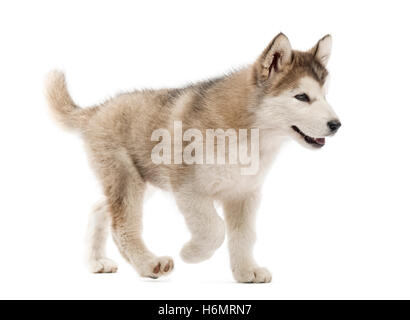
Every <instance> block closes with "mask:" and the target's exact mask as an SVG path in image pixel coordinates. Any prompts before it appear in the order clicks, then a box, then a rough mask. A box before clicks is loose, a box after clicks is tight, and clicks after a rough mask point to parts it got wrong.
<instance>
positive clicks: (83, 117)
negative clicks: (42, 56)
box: [46, 71, 98, 130]
mask: <svg viewBox="0 0 410 320" xmlns="http://www.w3.org/2000/svg"><path fill="white" fill-rule="evenodd" d="M46 98H47V101H48V104H49V106H50V109H51V111H52V113H53V115H54V117H55V118H56V119H57V121H58V122H59V123H60V124H61V125H62V126H63V127H65V128H67V129H80V130H81V129H83V128H85V127H86V125H87V123H88V121H89V119H90V118H91V117H92V116H93V114H94V113H95V112H96V111H97V108H98V107H91V108H87V109H81V108H79V107H78V106H77V105H76V104H75V103H74V101H73V99H71V96H70V94H69V93H68V90H67V84H66V81H65V76H64V73H62V72H61V71H51V72H50V73H49V74H48V76H47V79H46Z"/></svg>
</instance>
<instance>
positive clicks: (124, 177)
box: [98, 154, 174, 278]
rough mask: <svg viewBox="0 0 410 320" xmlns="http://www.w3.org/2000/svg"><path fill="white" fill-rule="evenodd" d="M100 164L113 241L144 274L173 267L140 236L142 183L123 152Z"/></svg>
mask: <svg viewBox="0 0 410 320" xmlns="http://www.w3.org/2000/svg"><path fill="white" fill-rule="evenodd" d="M100 163H101V164H102V166H100V167H99V168H98V173H99V176H100V178H101V181H102V183H103V187H104V193H105V195H106V197H107V204H108V208H109V212H110V216H111V229H112V234H113V239H114V242H115V243H116V245H117V247H118V249H119V250H120V252H121V254H122V256H123V257H124V258H125V259H126V260H127V261H128V262H129V263H130V264H131V265H132V266H133V267H134V269H135V270H136V271H137V272H138V273H139V274H140V275H141V276H143V277H150V278H159V277H161V276H164V275H167V274H169V273H170V272H171V271H172V270H173V268H174V262H173V260H172V259H171V258H170V257H157V256H155V255H154V254H153V253H151V252H150V251H149V250H148V249H147V247H146V245H145V243H144V241H143V239H142V207H143V200H144V191H145V182H144V181H143V179H142V178H141V176H140V174H139V172H138V171H137V169H136V168H135V166H134V165H133V164H132V162H131V161H130V160H129V159H128V157H127V155H126V154H116V157H115V158H108V159H107V158H106V159H104V161H101V159H100Z"/></svg>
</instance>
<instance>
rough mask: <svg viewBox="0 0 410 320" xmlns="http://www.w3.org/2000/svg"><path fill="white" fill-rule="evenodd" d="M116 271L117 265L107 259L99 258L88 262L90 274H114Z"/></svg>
mask: <svg viewBox="0 0 410 320" xmlns="http://www.w3.org/2000/svg"><path fill="white" fill-rule="evenodd" d="M117 270H118V266H117V264H116V263H115V262H114V261H112V260H110V259H108V258H101V259H95V260H91V261H90V271H91V272H92V273H115V272H117Z"/></svg>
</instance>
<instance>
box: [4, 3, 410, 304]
mask: <svg viewBox="0 0 410 320" xmlns="http://www.w3.org/2000/svg"><path fill="white" fill-rule="evenodd" d="M408 13H409V8H408V1H383V2H381V1H338V2H336V1H264V2H262V1H254V0H253V1H247V2H241V1H209V0H208V1H203V2H201V1H175V2H172V3H171V1H161V2H159V1H145V2H143V1H72V0H71V1H40V0H39V1H7V2H6V1H2V2H1V4H0V35H1V36H0V48H1V49H0V103H1V105H0V139H1V140H0V141H1V151H0V152H1V158H0V162H1V166H0V194H1V201H0V298H126V299H128V298H129V299H171V298H172V299H179V298H185V299H187V298H191V299H197V298H213V299H236V298H241V299H277V298H278V299H287V298H297V299H299V298H312V299H317V298H329V299H333V298H343V299H344V298H352V299H356V298H410V230H409V229H410V228H409V226H410V215H409V214H410V211H409V181H410V174H409V167H410V153H409V136H410V135H409V129H408V126H409V125H408V124H409V121H410V105H409V93H408V85H409V84H408V81H409V77H408V74H409V71H410V70H409V66H410V59H409V56H410V50H409V49H410V48H409V41H408V38H409V37H408V30H409V28H410V22H409V19H408ZM280 31H283V32H284V33H285V34H286V35H287V36H288V37H289V38H290V41H291V43H292V45H293V47H294V48H297V49H303V50H305V49H309V48H310V47H311V46H313V45H314V44H315V43H316V41H317V40H318V39H319V38H320V37H322V36H324V35H325V34H327V33H331V34H332V35H333V38H334V47H333V54H332V57H331V60H330V64H329V70H330V72H331V75H332V82H331V85H330V90H329V96H328V100H329V101H330V102H331V103H332V105H333V107H334V109H335V110H336V112H337V113H338V115H339V116H340V118H341V120H342V123H343V126H342V128H341V130H340V132H339V133H338V134H337V136H336V137H335V138H332V139H329V140H328V141H327V145H326V146H325V148H323V149H322V150H320V151H318V152H312V151H309V150H306V149H304V148H301V147H300V146H299V145H298V144H296V143H290V144H289V145H288V146H287V147H286V148H284V150H283V152H282V153H281V154H280V156H279V158H278V159H277V161H276V164H275V165H274V166H273V169H272V171H271V172H270V174H269V176H268V177H267V180H266V184H265V188H264V198H263V202H262V206H261V208H260V211H259V217H258V242H257V246H256V256H257V258H258V260H259V262H260V264H261V265H263V266H266V267H268V268H269V269H270V270H271V271H272V273H273V282H272V283H271V284H266V285H241V284H236V283H235V282H233V278H232V276H231V273H230V268H229V262H228V253H227V248H226V245H224V246H223V247H222V248H221V249H220V250H218V251H217V253H216V255H215V256H214V257H213V258H212V259H211V260H209V261H207V262H205V263H202V264H199V265H187V264H184V263H183V262H182V261H181V259H180V258H179V256H178V255H179V250H180V248H181V247H182V245H183V243H184V242H185V241H186V240H188V238H189V234H188V232H187V230H186V227H185V224H184V222H183V218H182V216H181V214H180V213H179V212H178V211H177V209H176V206H175V204H174V201H173V199H172V197H171V196H170V195H167V194H165V193H162V192H158V193H156V194H154V195H153V197H152V198H151V199H150V200H149V201H148V202H147V203H146V210H145V211H146V212H145V230H144V235H145V238H146V240H147V243H148V246H149V247H150V249H152V250H153V251H154V252H155V253H157V254H158V255H172V256H173V257H174V258H175V259H176V269H175V271H174V273H173V275H172V276H171V277H169V278H168V279H163V280H162V279H161V280H158V281H151V280H145V279H141V278H139V277H138V276H137V274H136V273H135V272H134V271H133V270H132V268H131V267H130V266H129V265H127V264H126V262H125V261H124V260H123V259H122V258H121V257H120V256H119V254H118V252H117V249H116V248H115V247H114V245H113V244H112V243H111V242H110V245H109V256H110V257H111V258H113V259H114V260H116V261H117V262H118V263H119V273H118V274H113V275H92V274H89V273H88V271H87V268H86V267H85V265H84V263H83V254H84V247H85V246H84V241H83V240H84V235H85V227H86V223H87V218H88V213H89V211H90V209H91V207H92V205H93V203H94V202H96V201H97V200H98V199H99V198H100V189H99V186H98V184H97V182H96V180H95V179H94V177H93V175H92V173H91V171H90V170H89V167H88V163H87V159H86V157H85V153H84V152H83V149H82V142H81V141H80V139H79V138H78V137H76V136H75V135H71V134H69V133H67V132H64V131H62V130H60V128H58V127H57V126H56V125H55V124H54V123H53V121H52V120H51V118H50V116H49V114H48V110H47V107H46V104H45V101H44V97H43V80H44V76H45V74H46V73H47V72H48V71H49V70H50V69H52V68H55V67H58V68H61V69H63V70H65V71H66V73H67V78H68V82H69V88H70V91H71V93H72V95H73V97H74V99H75V100H76V102H78V104H80V105H81V106H87V105H91V104H94V103H96V102H100V101H102V100H103V99H105V98H107V97H109V96H111V95H113V94H115V93H117V92H118V91H121V90H129V89H133V88H142V87H153V88H159V87H163V86H179V85H183V84H185V83H187V82H188V81H195V80H200V79H204V78H207V77H210V76H215V75H219V74H221V73H223V72H225V71H229V70H230V68H232V67H240V66H241V65H245V64H247V63H251V62H252V61H253V59H255V58H256V57H257V56H258V54H259V53H260V52H261V51H262V50H263V49H264V47H265V46H266V45H267V43H268V42H269V41H270V40H271V39H272V38H273V37H274V36H275V35H276V34H277V33H278V32H280Z"/></svg>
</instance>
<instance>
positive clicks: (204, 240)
mask: <svg viewBox="0 0 410 320" xmlns="http://www.w3.org/2000/svg"><path fill="white" fill-rule="evenodd" d="M175 198H176V201H177V205H178V207H179V209H180V211H181V212H182V214H183V215H184V217H185V221H186V223H187V226H188V229H189V231H190V232H191V240H190V241H189V242H188V243H187V244H185V246H184V247H183V248H182V250H181V258H182V259H183V260H184V261H185V262H188V263H199V262H201V261H204V260H207V259H209V258H210V257H212V255H213V254H214V252H215V251H216V250H217V249H218V248H219V247H220V246H221V245H222V243H223V241H224V239H225V223H224V221H223V220H222V219H221V218H220V217H219V216H218V214H217V212H216V210H215V207H214V203H213V200H212V199H211V198H207V197H204V196H201V195H199V194H197V193H195V192H190V191H186V190H185V191H181V190H180V191H178V192H176V193H175Z"/></svg>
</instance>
